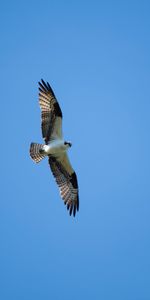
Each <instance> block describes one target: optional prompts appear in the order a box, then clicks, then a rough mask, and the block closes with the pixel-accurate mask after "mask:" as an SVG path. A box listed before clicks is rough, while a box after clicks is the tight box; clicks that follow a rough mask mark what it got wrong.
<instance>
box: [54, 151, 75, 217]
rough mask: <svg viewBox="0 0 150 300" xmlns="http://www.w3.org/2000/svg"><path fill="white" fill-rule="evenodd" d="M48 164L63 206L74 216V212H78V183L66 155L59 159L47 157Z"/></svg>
mask: <svg viewBox="0 0 150 300" xmlns="http://www.w3.org/2000/svg"><path fill="white" fill-rule="evenodd" d="M49 164H50V167H51V171H52V173H53V175H54V177H55V179H56V182H57V184H58V186H59V190H60V195H61V197H62V199H63V200H64V204H65V205H67V209H68V210H69V213H70V215H71V214H72V213H73V215H74V216H75V214H76V211H78V210H79V194H78V182H77V176H76V173H75V172H74V170H73V169H72V167H71V164H70V162H69V159H68V156H67V154H66V153H65V154H64V155H63V156H61V157H60V158H55V157H53V156H49Z"/></svg>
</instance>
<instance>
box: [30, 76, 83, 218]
mask: <svg viewBox="0 0 150 300" xmlns="http://www.w3.org/2000/svg"><path fill="white" fill-rule="evenodd" d="M39 104H40V108H41V119H42V120H41V121H42V122H41V129H42V136H43V139H44V141H45V144H37V143H31V145H30V156H31V158H32V159H33V160H34V161H35V162H36V163H38V162H40V161H41V160H42V159H43V158H44V157H46V156H48V162H49V165H50V169H51V171H52V173H53V175H54V177H55V180H56V182H57V184H58V187H59V191H60V195H61V198H62V199H63V201H64V204H65V205H66V206H67V209H68V210H69V214H70V215H72V214H73V216H75V215H76V211H78V210H79V192H78V182H77V176H76V173H75V171H74V170H73V168H72V166H71V164H70V161H69V158H68V154H67V150H68V149H69V148H70V147H71V143H70V142H67V141H65V140H64V138H63V134H62V111H61V108H60V106H59V103H58V101H57V99H56V97H55V94H54V92H53V90H52V88H51V86H50V85H49V83H48V82H47V83H45V82H44V80H43V79H41V82H39Z"/></svg>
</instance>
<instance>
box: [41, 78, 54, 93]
mask: <svg viewBox="0 0 150 300" xmlns="http://www.w3.org/2000/svg"><path fill="white" fill-rule="evenodd" d="M38 84H39V91H40V92H43V93H46V94H47V93H51V95H52V96H53V97H54V98H55V94H54V92H53V90H52V88H51V86H50V84H49V82H47V83H46V82H45V81H44V80H43V78H41V81H38Z"/></svg>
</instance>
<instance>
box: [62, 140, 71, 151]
mask: <svg viewBox="0 0 150 300" xmlns="http://www.w3.org/2000/svg"><path fill="white" fill-rule="evenodd" d="M64 145H65V146H66V149H68V148H70V147H71V146H72V143H71V142H67V141H64Z"/></svg>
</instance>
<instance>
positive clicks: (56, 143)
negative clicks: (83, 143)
mask: <svg viewBox="0 0 150 300" xmlns="http://www.w3.org/2000/svg"><path fill="white" fill-rule="evenodd" d="M68 148H69V147H68V145H64V140H62V139H57V140H53V141H50V142H49V144H48V145H44V146H43V149H44V151H45V154H47V155H50V154H51V155H54V156H60V155H61V154H63V153H64V152H65V151H66V150H67V149H68Z"/></svg>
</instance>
